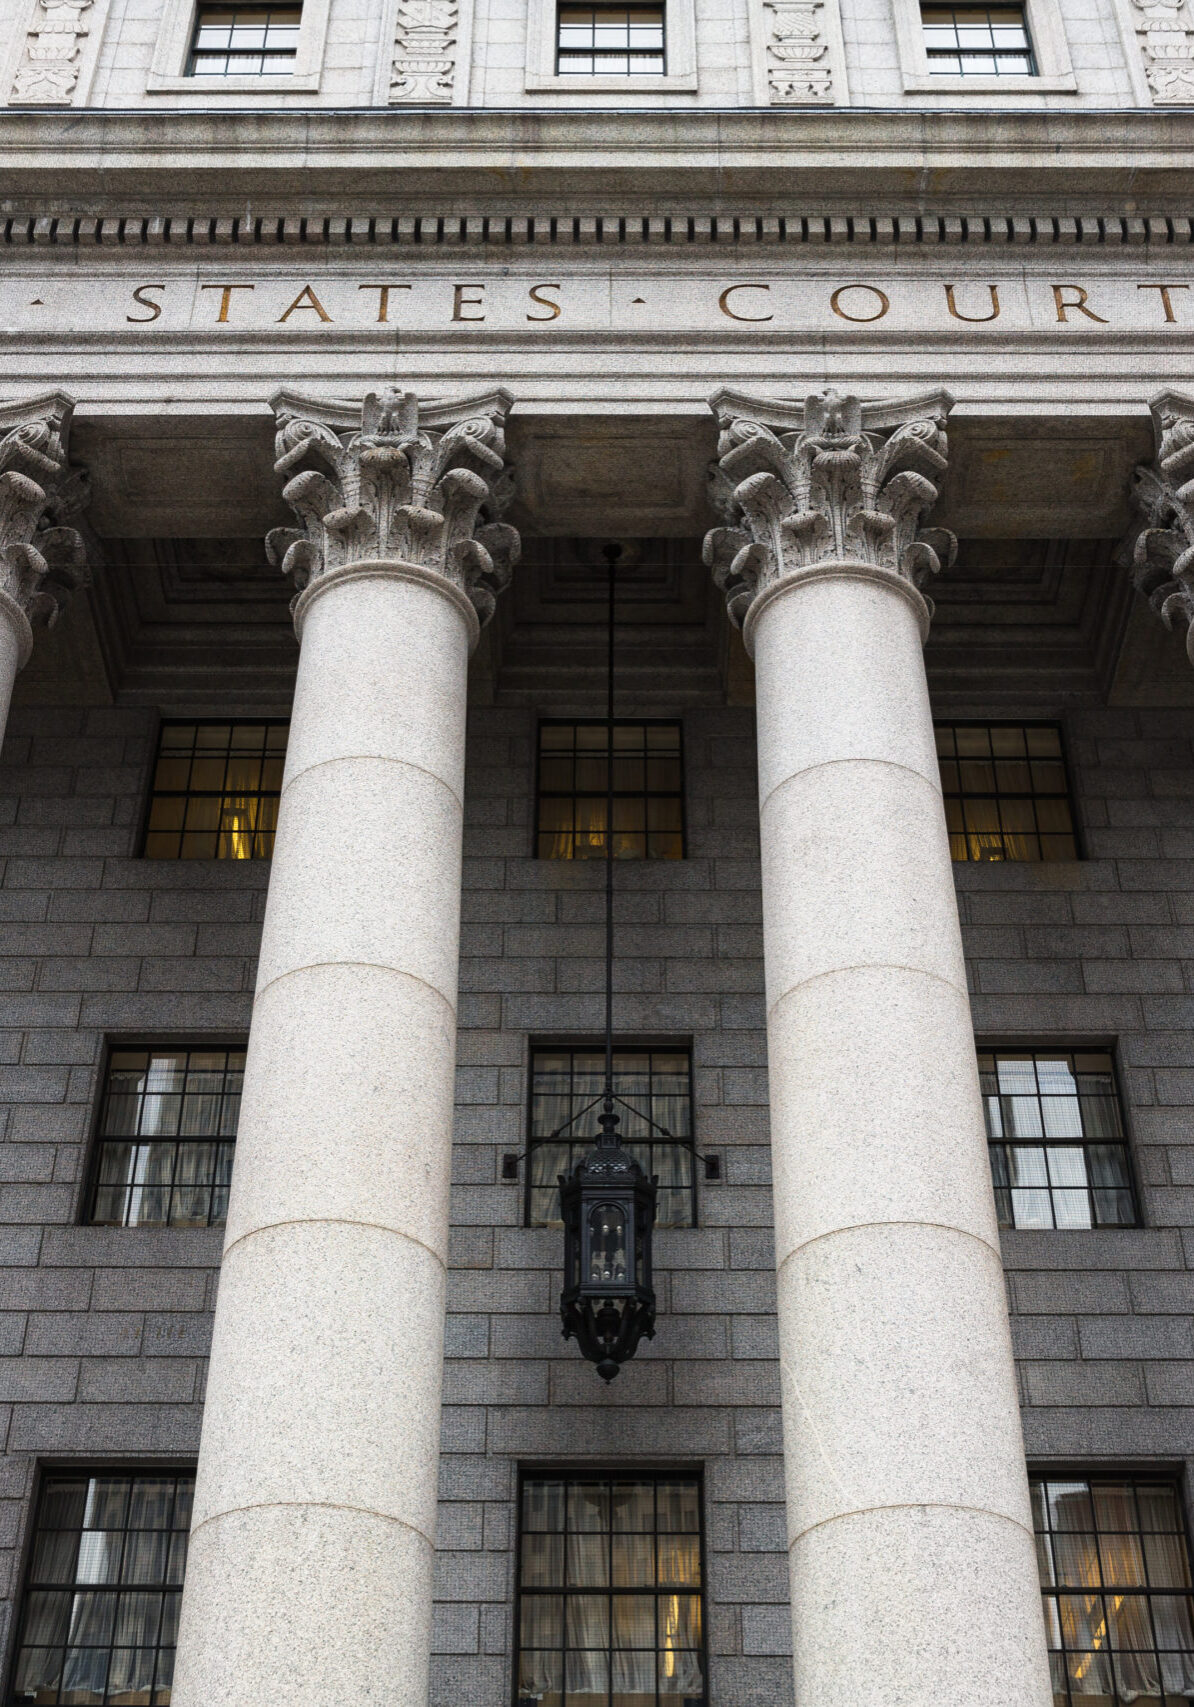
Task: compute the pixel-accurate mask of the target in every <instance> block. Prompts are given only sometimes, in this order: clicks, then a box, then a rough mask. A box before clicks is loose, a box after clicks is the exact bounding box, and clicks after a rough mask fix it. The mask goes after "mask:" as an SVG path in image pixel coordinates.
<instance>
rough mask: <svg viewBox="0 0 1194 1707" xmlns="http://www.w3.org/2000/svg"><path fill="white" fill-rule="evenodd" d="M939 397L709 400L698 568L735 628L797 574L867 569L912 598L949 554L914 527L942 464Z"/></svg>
mask: <svg viewBox="0 0 1194 1707" xmlns="http://www.w3.org/2000/svg"><path fill="white" fill-rule="evenodd" d="M952 402H953V400H952V398H951V397H950V395H949V393H948V392H946V391H934V392H929V393H925V394H922V395H920V396H917V397H911V398H907V399H904V400H901V401H897V402H893V403H875V404H865V403H862V402H860V401H859V399H858V398H857V397H853V396H844V395H842V394H841V393H839V392H837V391H834V390H826V391H819V392H814V393H812V394H811V395H810V396H808V397H806V398H805V399H804V400H803V402H802V403H783V402H778V401H773V400H769V399H766V398H758V397H751V396H748V395H746V394H745V393H739V392H733V391H720V392H718V393H717V394H716V395H715V396H714V397H713V398H711V399H710V403H711V407H712V408H713V410H714V412H715V414H716V415H717V417H718V422H719V426H720V434H719V438H718V445H717V461H716V462H715V463H714V465H713V469H712V473H711V496H712V499H713V503H714V505H715V507H716V508H717V509H718V510H719V511H720V512H721V514H722V515H723V516H724V517H725V518H726V524H727V525H725V526H724V527H717V528H714V529H712V530H711V531H710V533H709V534H707V535H706V538H705V548H704V560H705V563H706V565H707V566H708V567H709V568H710V569H712V571H713V579H714V581H715V582H716V584H717V586H718V587H719V588H720V589H721V591H722V592H723V593H724V594H725V598H726V608H727V610H728V612H729V615H730V619H731V621H732V622H734V623H735V625H736V626H737V627H741V626H742V624H743V622H744V620H745V618H746V614H747V612H748V611H749V609H750V607H751V605H752V604H753V603H754V600H755V599H756V597H757V596H758V594H759V593H760V592H762V591H763V590H764V589H765V588H766V587H768V586H770V585H772V584H773V583H775V582H777V581H779V580H781V579H783V578H784V577H785V576H787V575H789V574H794V573H796V572H797V571H799V570H801V569H806V568H810V567H813V566H814V565H818V564H829V563H832V562H835V561H837V562H847V561H848V562H853V563H863V564H868V565H874V566H876V567H878V568H881V569H888V570H891V571H892V572H893V573H895V574H897V575H899V576H901V577H902V578H904V579H905V580H907V581H909V582H910V583H911V584H912V585H913V586H915V587H917V588H918V589H919V588H921V587H922V586H923V585H924V584H925V583H926V582H927V581H928V579H929V578H930V576H932V575H935V574H937V573H938V572H939V570H940V569H941V568H942V567H943V565H945V566H947V565H948V564H949V563H952V561H953V559H954V554H955V551H956V544H957V542H956V541H955V539H954V537H953V535H952V534H951V533H948V532H947V531H946V530H945V529H943V528H937V529H933V530H932V531H931V532H926V531H924V530H923V528H922V523H923V521H924V519H925V517H926V516H927V515H928V512H929V511H930V509H931V508H932V506H933V505H934V504H935V503H936V501H937V494H938V489H939V486H940V482H941V479H942V476H943V475H944V474H945V471H946V469H947V467H948V458H949V442H948V438H947V436H946V428H945V422H946V417H947V416H948V414H949V411H950V408H951V407H952Z"/></svg>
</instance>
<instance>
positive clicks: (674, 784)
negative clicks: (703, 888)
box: [536, 722, 684, 859]
mask: <svg viewBox="0 0 1194 1707" xmlns="http://www.w3.org/2000/svg"><path fill="white" fill-rule="evenodd" d="M607 734H608V731H607V729H606V726H605V724H604V723H554V722H552V723H541V724H540V725H539V777H538V783H539V798H538V813H537V815H538V825H537V837H536V846H537V850H538V855H539V858H540V859H604V858H605V809H606V790H607V788H608V774H607V762H608V745H607ZM683 857H684V772H683V763H682V757H681V744H680V725H679V724H678V723H615V724H614V858H615V859H683Z"/></svg>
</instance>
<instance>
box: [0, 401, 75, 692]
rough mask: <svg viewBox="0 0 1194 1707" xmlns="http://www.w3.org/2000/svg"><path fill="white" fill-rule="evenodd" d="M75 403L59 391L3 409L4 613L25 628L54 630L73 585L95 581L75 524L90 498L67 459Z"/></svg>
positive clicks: (0, 543)
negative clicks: (35, 624) (33, 625)
mask: <svg viewBox="0 0 1194 1707" xmlns="http://www.w3.org/2000/svg"><path fill="white" fill-rule="evenodd" d="M73 409H74V404H73V403H72V401H71V400H70V398H69V397H66V396H65V395H64V394H63V393H62V392H60V391H49V392H43V393H41V394H40V395H39V396H36V397H30V398H28V399H26V400H23V401H21V402H18V403H5V404H0V608H3V609H4V610H5V611H6V613H7V614H8V616H9V617H10V618H11V619H12V620H14V621H15V622H17V623H18V625H19V626H20V627H21V629H22V638H23V641H24V644H23V646H22V651H23V653H24V656H23V657H22V660H21V661H22V663H24V662H25V661H26V659H27V657H28V654H29V649H30V646H31V644H32V639H31V636H30V635H29V633H28V625H29V624H32V623H40V624H42V625H43V626H45V627H47V628H48V627H51V626H52V625H53V624H54V623H55V622H57V620H58V616H59V613H60V611H61V610H62V607H63V606H64V605H65V604H66V602H67V600H68V599H69V598H70V595H71V593H72V592H74V590H75V588H76V587H81V586H85V585H86V584H87V583H88V582H89V581H90V579H91V574H90V570H89V568H88V562H87V548H86V546H85V545H84V543H83V539H82V536H81V535H80V533H79V532H78V530H77V529H76V528H74V527H72V526H70V525H69V524H70V522H72V521H73V520H76V519H78V517H79V515H80V512H81V511H82V509H83V507H84V505H85V504H86V503H87V500H88V497H89V496H90V492H89V487H88V482H87V475H86V472H85V471H84V470H83V469H81V468H72V467H70V465H69V462H68V460H67V445H68V438H69V433H70V420H71V413H72V411H73Z"/></svg>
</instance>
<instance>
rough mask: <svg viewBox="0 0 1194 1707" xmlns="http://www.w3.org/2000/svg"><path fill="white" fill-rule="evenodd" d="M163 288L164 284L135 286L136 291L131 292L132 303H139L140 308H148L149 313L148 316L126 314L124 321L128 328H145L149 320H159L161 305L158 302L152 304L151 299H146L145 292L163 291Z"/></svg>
mask: <svg viewBox="0 0 1194 1707" xmlns="http://www.w3.org/2000/svg"><path fill="white" fill-rule="evenodd" d="M165 288H166V287H165V285H164V284H152V285H138V286H137V288H136V290H135V291H134V292H133V301H134V302H139V303H140V304H141V307H142V308H148V310H149V313H148V314H126V315H125V319H126V320H127V321H128V322H129V324H130V326H147V325H148V324H149V322H150V321H151V320H158V319H160V317H161V313H162V305H161V303H160V302H154V301H153V299H152V297H148V296H146V295H145V292H146V291H147V290H165Z"/></svg>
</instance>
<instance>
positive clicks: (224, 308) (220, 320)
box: [199, 284, 257, 326]
mask: <svg viewBox="0 0 1194 1707" xmlns="http://www.w3.org/2000/svg"><path fill="white" fill-rule="evenodd" d="M199 289H200V290H218V291H222V292H223V295H222V296H221V297H220V312H219V313H218V314H217V315H216V325H217V326H222V325H223V324H224V322H225V321H226V320H227V318H228V310H229V307H230V306H231V304H232V293H233V291H234V290H256V289H257V286H256V285H251V284H226V285H218V284H205V285H200V286H199Z"/></svg>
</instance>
